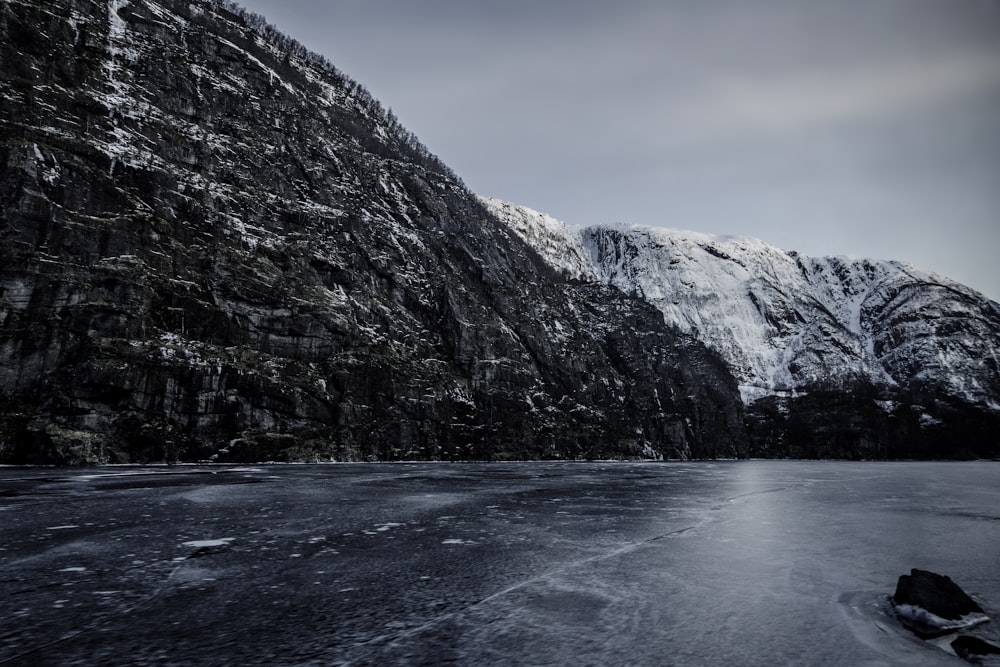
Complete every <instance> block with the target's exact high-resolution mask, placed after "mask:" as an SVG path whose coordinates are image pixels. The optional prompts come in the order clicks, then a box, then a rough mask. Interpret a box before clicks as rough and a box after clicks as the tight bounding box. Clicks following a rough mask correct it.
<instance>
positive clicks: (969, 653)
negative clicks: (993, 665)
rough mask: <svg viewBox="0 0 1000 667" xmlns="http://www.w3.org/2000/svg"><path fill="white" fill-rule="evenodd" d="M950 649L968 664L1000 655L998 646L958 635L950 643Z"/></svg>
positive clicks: (968, 636)
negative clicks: (986, 657) (968, 662)
mask: <svg viewBox="0 0 1000 667" xmlns="http://www.w3.org/2000/svg"><path fill="white" fill-rule="evenodd" d="M951 648H952V649H953V650H954V651H955V653H956V654H957V655H958V656H959V657H960V658H964V659H965V660H968V661H970V662H982V658H984V657H985V656H990V655H1000V646H995V645H994V644H991V643H989V642H988V641H986V640H984V639H980V638H979V637H972V636H970V635H960V636H959V637H958V638H957V639H956V640H955V641H953V642H952V643H951Z"/></svg>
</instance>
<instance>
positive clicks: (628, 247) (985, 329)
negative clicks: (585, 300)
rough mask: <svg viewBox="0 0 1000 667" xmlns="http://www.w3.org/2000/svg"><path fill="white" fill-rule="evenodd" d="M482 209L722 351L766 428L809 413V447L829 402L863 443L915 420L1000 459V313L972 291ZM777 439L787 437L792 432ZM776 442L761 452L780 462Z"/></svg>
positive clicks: (648, 232)
mask: <svg viewBox="0 0 1000 667" xmlns="http://www.w3.org/2000/svg"><path fill="white" fill-rule="evenodd" d="M482 201H483V202H484V204H485V205H486V206H487V207H488V208H490V209H491V210H492V211H493V212H494V214H495V215H497V217H498V218H499V219H501V220H502V221H503V222H504V223H505V224H507V225H508V226H509V227H510V228H511V229H512V230H513V231H514V232H515V233H517V234H518V235H520V236H521V237H522V238H523V239H524V240H525V241H526V242H528V243H530V244H531V245H532V246H533V247H535V249H536V250H537V251H538V252H539V254H540V255H541V256H543V257H544V258H545V260H546V261H547V262H549V264H550V265H551V266H553V268H554V269H555V270H557V271H560V272H561V273H562V274H563V275H565V276H566V277H567V278H568V279H571V280H578V281H583V282H598V283H602V284H608V285H612V286H615V287H617V288H618V289H620V290H622V291H623V292H624V293H629V294H635V295H638V296H639V297H641V298H643V299H644V300H646V301H647V302H649V303H651V304H652V305H654V306H656V307H657V309H658V310H659V311H660V312H661V313H662V314H663V316H664V319H665V321H666V322H667V323H668V324H669V325H671V326H674V327H676V328H677V329H678V330H679V331H681V332H683V333H685V334H688V335H691V336H693V337H694V338H696V339H698V340H700V341H701V342H703V343H705V344H706V345H707V346H708V347H709V348H711V349H712V350H714V351H715V352H717V353H718V354H720V355H721V356H722V358H723V359H724V360H725V361H726V364H727V365H728V367H729V369H730V371H731V372H733V374H734V375H735V376H736V377H737V380H738V382H739V384H740V390H741V397H742V399H743V401H744V403H745V404H746V405H747V408H748V411H749V419H750V423H751V428H752V429H753V428H755V427H754V426H753V424H755V423H756V424H758V425H759V424H762V423H766V422H770V423H773V422H775V421H778V422H783V421H787V420H786V419H785V418H784V417H783V416H782V415H787V414H790V411H791V413H794V411H795V410H794V406H795V405H799V406H802V414H801V415H799V417H798V418H799V420H800V421H801V422H802V423H803V425H802V426H801V428H799V427H796V428H799V436H798V437H801V438H805V439H807V440H808V436H807V435H806V432H807V430H808V429H807V426H806V425H805V424H806V423H807V422H809V421H810V420H811V421H813V422H815V423H822V422H824V421H825V420H826V419H827V416H825V415H824V414H823V402H824V400H825V401H827V402H828V403H833V404H836V403H838V402H841V403H844V404H843V405H842V406H841V408H842V411H841V412H839V414H841V416H842V417H844V418H845V419H847V420H848V421H851V420H854V421H855V422H858V424H861V423H862V422H863V423H864V425H863V426H862V425H857V427H856V428H855V431H856V433H855V434H854V435H853V436H850V438H861V439H862V440H864V441H866V442H869V443H874V442H883V443H884V442H886V441H887V440H892V439H893V438H894V437H895V436H890V435H889V434H890V433H892V432H894V431H895V429H898V428H900V427H899V423H901V422H903V421H907V420H909V421H912V419H913V418H914V415H915V419H916V422H914V424H915V425H911V426H912V427H913V428H914V429H917V430H918V431H919V429H920V428H923V429H924V431H928V429H929V427H931V426H935V427H937V426H941V428H940V429H939V432H937V433H936V435H937V437H940V438H941V439H942V440H948V441H949V442H953V444H954V446H955V447H959V448H961V447H964V446H966V445H968V446H971V447H972V448H973V449H976V450H977V451H981V452H989V451H995V449H994V448H995V447H996V443H997V438H996V436H995V435H992V434H990V433H988V431H989V430H990V429H991V428H993V427H991V426H987V425H988V424H993V423H995V422H996V421H997V416H998V413H1000V304H997V303H996V302H993V301H991V300H989V299H988V298H986V297H985V296H984V295H982V294H980V293H978V292H976V291H975V290H972V289H971V288H968V287H966V286H964V285H960V284H959V283H956V282H954V281H952V280H949V279H947V278H945V277H942V276H936V275H933V274H929V273H927V272H924V271H921V270H920V269H917V268H915V267H913V266H910V265H908V264H906V263H903V262H897V261H885V260H870V259H848V258H843V257H819V258H812V257H807V256H804V255H801V254H799V253H797V252H794V251H784V250H779V249H778V248H775V247H773V246H770V245H768V244H766V243H764V242H763V241H760V240H757V239H751V238H742V237H732V236H714V235H710V234H704V233H701V232H689V231H683V230H674V229H668V228H651V227H645V226H629V225H622V224H612V225H606V226H591V227H586V228H581V227H573V226H571V225H568V224H566V223H563V222H561V221H558V220H556V219H554V218H552V217H551V216H547V215H546V214H543V213H539V212H537V211H534V210H532V209H528V208H524V207H519V206H517V205H514V204H510V203H507V202H503V201H501V200H498V199H495V198H489V197H484V198H482ZM809 394H814V396H813V397H812V398H809V397H808V395H809ZM818 397H825V399H823V400H820V398H818ZM845 401H846V403H845ZM934 406H937V407H938V408H940V410H936V409H935V408H934ZM880 411H881V412H882V413H884V415H885V416H887V417H888V421H887V422H886V423H884V424H883V423H881V422H882V421H883V420H882V416H880V415H879V414H878V412H880ZM907 411H909V412H907ZM761 412H766V415H764V414H756V415H755V413H761ZM833 412H834V413H838V411H837V410H834V411H833ZM910 413H913V414H912V415H911V414H910ZM965 421H967V422H968V423H969V424H978V425H979V426H976V427H974V428H973V429H972V430H974V431H975V433H974V434H971V435H969V436H968V438H967V439H968V442H966V443H965V444H961V443H959V442H958V441H959V440H962V438H959V437H958V436H955V435H954V434H956V433H959V432H963V433H964V432H965V430H964V427H963V426H962V425H961V423H962V422H965ZM945 424H947V426H944V425H945ZM829 429H830V430H831V431H836V426H835V424H833V423H830V424H829ZM909 429H910V427H909V426H908V427H907V428H906V429H903V431H905V432H907V433H908V434H910V435H908V437H913V435H912V431H911V430H909ZM948 429H952V432H951V433H952V435H950V436H949V435H948V434H947V433H945V432H946V431H948ZM847 430H848V431H850V429H847ZM861 431H865V434H864V435H863V436H862V435H860V433H861ZM766 433H767V434H769V435H768V436H766V437H771V436H775V435H776V434H777V435H778V436H780V437H784V436H785V435H787V433H788V428H786V427H782V428H780V429H777V430H774V429H767V430H766ZM953 436H954V437H953ZM963 437H965V436H963ZM764 438H765V436H761V438H758V439H757V443H756V445H755V447H756V448H757V449H754V450H752V451H767V449H768V447H769V445H768V444H767V443H766V442H764ZM850 438H848V439H850ZM972 442H975V443H977V444H975V445H971V444H970V443H972ZM827 444H829V443H827ZM825 446H826V445H824V447H825ZM845 447H846V445H843V444H840V445H837V446H836V447H833V449H832V450H830V451H833V452H843V451H844V448H845ZM895 447H896V446H895V445H893V446H892V447H891V448H893V449H894V448H895ZM928 447H929V448H933V446H932V445H930V444H928ZM793 449H794V448H793ZM876 449H878V448H876ZM804 451H813V450H811V449H810V448H808V447H807V448H805V450H804Z"/></svg>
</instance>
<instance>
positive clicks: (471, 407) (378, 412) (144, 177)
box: [0, 0, 747, 463]
mask: <svg viewBox="0 0 1000 667" xmlns="http://www.w3.org/2000/svg"><path fill="white" fill-rule="evenodd" d="M0 210H2V216H3V218H2V220H0V235H2V244H0V462H7V463H12V462H13V463H99V462H126V461H140V462H142V461H174V460H206V459H207V460H217V461H227V460H228V461H249V460H293V459H299V460H312V459H317V458H322V459H342V460H347V459H361V458H378V459H399V458H418V459H469V458H475V459H499V458H543V457H556V458H579V457H639V456H652V457H655V456H676V457H691V456H715V455H724V456H736V455H742V454H745V453H746V442H747V441H746V437H745V428H744V424H743V413H742V404H741V403H740V400H739V395H738V393H737V383H736V381H735V379H734V378H733V376H732V375H731V374H730V373H729V371H728V370H727V369H726V367H725V365H724V364H723V363H722V362H721V361H720V360H719V358H718V357H717V356H716V355H715V354H714V353H712V352H710V351H709V350H708V349H707V348H705V346H703V345H702V344H700V343H698V342H696V341H694V340H693V339H692V338H691V337H690V336H686V335H684V334H683V333H681V332H679V331H678V330H676V329H675V328H674V327H671V326H668V325H666V324H664V322H663V318H662V317H661V316H660V313H659V312H658V311H656V310H655V308H653V307H652V306H650V305H648V304H646V303H645V302H643V301H642V300H640V299H636V298H631V297H629V296H626V295H625V294H623V293H622V292H621V291H620V290H618V289H615V288H614V287H611V286H608V285H601V284H597V283H590V284H586V283H578V282H574V281H567V280H565V279H564V277H563V276H561V275H560V274H559V272H557V271H555V270H553V269H552V268H551V267H550V266H549V265H547V264H546V263H545V262H543V261H542V260H541V259H540V258H539V256H538V254H537V253H536V251H534V250H533V249H531V248H530V247H529V246H528V245H527V244H526V243H525V242H524V241H523V240H522V239H520V238H519V237H518V236H517V235H516V234H514V233H513V232H511V231H510V230H509V229H508V228H507V227H506V226H505V225H503V224H501V223H500V222H498V221H497V220H496V218H495V217H494V216H492V215H491V214H490V213H489V212H488V211H487V210H486V209H485V208H484V207H483V206H482V204H481V203H480V202H479V201H478V200H477V199H476V198H475V197H473V196H471V195H470V194H469V193H468V191H467V190H466V189H465V188H464V186H463V185H462V184H461V182H460V181H459V180H458V179H457V178H455V176H454V175H453V174H452V173H451V172H450V171H449V170H448V169H447V168H446V167H444V166H443V165H441V164H440V162H439V161H438V160H436V159H435V158H434V157H433V156H432V155H430V154H429V153H428V152H427V150H426V149H425V148H424V147H423V146H421V145H420V144H419V142H417V141H416V139H415V138H414V137H413V136H412V135H411V134H410V133H408V132H407V131H406V130H405V129H403V128H402V127H400V126H399V124H398V123H397V122H396V121H395V119H394V118H393V117H392V115H391V114H390V113H388V112H386V111H385V110H384V109H383V108H382V107H381V106H380V105H379V104H378V103H377V102H376V101H374V100H373V99H372V98H371V97H370V96H369V95H368V94H367V92H366V91H365V90H364V89H363V88H361V87H360V86H359V85H358V84H357V83H355V82H353V81H352V80H350V79H349V78H347V77H346V76H344V75H343V74H341V73H340V72H338V71H337V70H336V69H335V68H334V67H332V66H331V65H330V64H329V63H327V62H326V61H324V60H323V59H322V58H320V57H317V56H315V55H314V54H311V53H309V52H308V51H306V50H305V49H304V48H302V47H301V46H300V45H298V44H297V43H295V42H293V41H291V40H288V39H287V38H285V37H283V36H282V35H280V34H278V33H277V32H276V31H274V30H273V29H272V28H270V27H269V26H267V25H266V24H265V23H264V22H263V21H262V20H260V19H259V18H258V17H254V16H248V15H246V14H245V13H243V12H241V11H239V10H237V9H236V8H235V7H234V6H232V5H231V4H229V3H227V2H209V1H207V0H3V1H2V2H0Z"/></svg>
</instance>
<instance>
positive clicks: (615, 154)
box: [239, 0, 1000, 300]
mask: <svg viewBox="0 0 1000 667" xmlns="http://www.w3.org/2000/svg"><path fill="white" fill-rule="evenodd" d="M239 2H240V3H241V4H242V5H243V6H244V7H246V8H247V9H248V10H250V11H253V12H255V13H258V14H261V15H263V16H264V17H265V18H267V19H268V21H269V22H270V23H272V24H273V25H275V26H277V27H278V28H280V29H281V30H282V31H284V32H286V33H288V34H290V35H291V36H293V37H295V38H296V39H297V40H299V41H300V42H302V43H303V44H304V45H305V46H307V47H308V48H310V49H311V50H313V51H317V52H319V53H322V54H323V55H325V56H327V57H328V58H329V59H330V60H331V61H332V62H333V63H334V64H335V65H336V66H337V67H338V68H339V69H341V70H342V71H344V72H346V73H347V74H348V75H349V76H351V77H352V78H354V79H356V80H357V81H359V82H360V83H361V84H362V85H364V86H365V87H366V88H368V89H369V90H370V91H371V92H372V94H373V95H374V96H375V97H376V98H378V99H379V100H381V102H382V103H383V104H384V105H385V106H388V107H390V108H392V110H393V111H394V112H395V113H396V115H397V116H398V117H399V119H400V121H401V122H402V123H403V124H404V125H405V126H406V127H408V128H409V129H410V130H412V131H413V132H415V133H416V134H417V136H419V137H420V139H421V140H422V141H423V142H424V143H425V144H426V145H427V146H428V148H429V149H430V150H431V151H432V152H434V153H436V154H437V155H438V156H440V157H441V158H442V159H443V160H444V161H445V162H446V163H447V164H448V165H449V166H451V167H452V168H453V169H454V170H455V171H456V172H457V173H458V174H459V175H460V176H461V177H462V179H463V180H465V182H466V184H468V185H469V187H470V188H472V189H473V190H474V191H476V192H478V193H479V194H484V195H492V196H496V197H500V198H502V199H506V200H508V201H512V202H515V203H518V204H523V205H525V206H529V207H531V208H534V209H537V210H541V211H544V212H546V213H549V214H551V215H553V216H555V217H557V218H560V219H562V220H564V221H566V222H568V223H571V224H576V225H590V224H599V223H607V222H625V223H631V224H642V225H656V226H661V227H676V228H681V229H693V230H697V231H702V232H709V233H716V234H735V235H741V236H753V237H756V238H760V239H763V240H764V241H767V242H768V243H771V244H773V245H776V246H779V247H781V248H786V249H792V250H798V251H800V252H802V253H805V254H808V255H848V256H854V257H874V258H881V259H901V260H905V261H909V262H912V263H913V264H915V265H916V266H918V267H919V268H922V269H926V270H930V271H935V272H938V273H941V274H944V275H946V276H948V277H951V278H953V279H955V280H958V281H960V282H963V283H965V284H967V285H969V286H971V287H973V288H975V289H978V290H980V291H982V292H984V293H985V294H986V295H987V296H989V297H990V298H992V299H995V300H1000V258H998V253H1000V0H836V1H833V0H700V1H697V2H696V1H693V0H616V1H615V2H611V1H610V0H600V1H598V0H503V1H500V0H497V1H493V0H239Z"/></svg>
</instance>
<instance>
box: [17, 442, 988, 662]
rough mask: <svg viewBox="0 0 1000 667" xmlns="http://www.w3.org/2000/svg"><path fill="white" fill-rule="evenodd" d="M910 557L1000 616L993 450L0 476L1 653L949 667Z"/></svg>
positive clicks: (37, 658) (107, 658)
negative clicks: (898, 593) (896, 456)
mask: <svg viewBox="0 0 1000 667" xmlns="http://www.w3.org/2000/svg"><path fill="white" fill-rule="evenodd" d="M912 567H920V568H924V569H929V570H933V571H936V572H940V573H942V574H948V575H950V576H951V577H952V578H953V579H954V580H955V581H956V582H957V583H958V584H959V585H961V586H962V587H963V588H964V589H965V590H966V591H968V592H969V593H971V594H973V596H974V597H976V598H977V599H979V600H980V602H981V603H983V606H984V607H985V608H986V610H987V612H988V613H991V615H995V614H993V612H994V610H995V609H996V608H997V607H998V606H1000V464H997V463H844V462H787V461H782V462H764V461H750V462H719V463H664V464H655V463H642V464H633V463H522V464H349V465H322V466H260V467H228V468H227V467H198V466H178V467H142V468H140V467H117V468H98V469H88V470H53V469H37V468H35V469H21V468H0V581H2V584H0V664H25V665H77V664H78V665H95V664H109V665H110V664H114V665H123V664H158V665H160V664H162V665H168V664H177V665H216V664H254V665H261V664H291V665H387V664H389V665H392V664H407V665H409V664H427V665H436V664H462V665H483V664H530V665H564V664H565V665H568V664H573V665H617V664H633V665H740V666H746V665H963V664H965V665H967V664H968V663H965V662H964V661H962V660H959V659H958V658H955V657H952V656H949V655H947V654H946V653H944V652H943V651H941V650H939V649H938V648H936V647H934V646H931V645H928V644H925V643H924V642H922V641H920V640H917V639H915V638H913V637H911V636H910V635H909V634H908V633H907V632H906V631H905V630H903V629H901V627H900V626H899V624H898V622H897V621H896V620H895V618H894V617H893V615H892V614H891V611H890V609H889V607H888V604H887V596H888V595H890V594H891V593H892V591H893V590H894V588H895V584H896V579H897V577H898V576H899V575H900V574H905V573H908V572H909V570H910V568H912ZM989 625H997V622H996V621H994V623H992V624H988V625H987V626H983V627H984V628H985V629H984V630H982V631H981V632H985V633H987V635H989V633H996V632H997V631H998V630H997V628H992V629H991V628H989ZM993 636H995V635H993Z"/></svg>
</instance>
